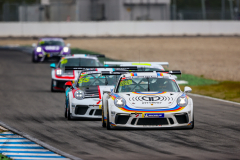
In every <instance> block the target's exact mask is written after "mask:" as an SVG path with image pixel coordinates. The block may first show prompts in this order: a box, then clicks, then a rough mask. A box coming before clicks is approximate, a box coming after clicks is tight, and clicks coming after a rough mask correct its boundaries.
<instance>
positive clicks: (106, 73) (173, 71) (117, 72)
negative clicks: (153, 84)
mask: <svg viewBox="0 0 240 160" xmlns="http://www.w3.org/2000/svg"><path fill="white" fill-rule="evenodd" d="M142 72H145V73H157V72H161V73H167V74H173V75H181V74H182V72H181V71H180V70H172V71H162V70H159V71H133V73H142ZM126 73H130V72H126V71H121V70H120V71H113V72H111V71H102V75H108V74H116V75H119V74H126Z"/></svg>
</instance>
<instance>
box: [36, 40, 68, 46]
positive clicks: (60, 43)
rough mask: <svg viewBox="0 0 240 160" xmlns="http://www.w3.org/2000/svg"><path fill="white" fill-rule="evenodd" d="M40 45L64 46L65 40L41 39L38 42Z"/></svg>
mask: <svg viewBox="0 0 240 160" xmlns="http://www.w3.org/2000/svg"><path fill="white" fill-rule="evenodd" d="M38 45H39V46H64V42H63V41H57V40H48V41H43V40H42V41H40V42H39V43H38Z"/></svg>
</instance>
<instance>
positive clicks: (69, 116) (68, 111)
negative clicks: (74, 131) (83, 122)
mask: <svg viewBox="0 0 240 160" xmlns="http://www.w3.org/2000/svg"><path fill="white" fill-rule="evenodd" d="M67 119H68V120H69V121H70V120H72V119H73V118H72V114H71V113H70V104H69V102H68V108H67Z"/></svg>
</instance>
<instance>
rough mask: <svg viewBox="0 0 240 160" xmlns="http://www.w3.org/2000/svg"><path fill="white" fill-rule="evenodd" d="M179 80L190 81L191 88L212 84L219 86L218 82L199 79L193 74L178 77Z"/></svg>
mask: <svg viewBox="0 0 240 160" xmlns="http://www.w3.org/2000/svg"><path fill="white" fill-rule="evenodd" d="M177 77H178V78H177V79H178V80H185V81H188V84H187V85H189V86H202V85H212V84H218V83H219V82H218V81H215V80H211V79H206V78H204V77H203V76H201V77H198V76H194V75H191V74H182V75H181V76H177Z"/></svg>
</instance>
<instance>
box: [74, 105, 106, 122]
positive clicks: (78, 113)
mask: <svg viewBox="0 0 240 160" xmlns="http://www.w3.org/2000/svg"><path fill="white" fill-rule="evenodd" d="M101 106H102V105H72V117H73V118H96V119H99V118H102V108H101Z"/></svg>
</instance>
